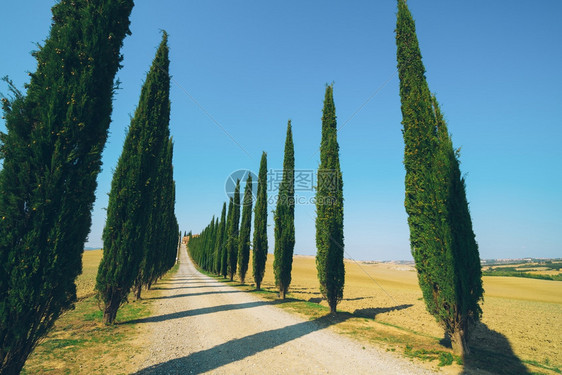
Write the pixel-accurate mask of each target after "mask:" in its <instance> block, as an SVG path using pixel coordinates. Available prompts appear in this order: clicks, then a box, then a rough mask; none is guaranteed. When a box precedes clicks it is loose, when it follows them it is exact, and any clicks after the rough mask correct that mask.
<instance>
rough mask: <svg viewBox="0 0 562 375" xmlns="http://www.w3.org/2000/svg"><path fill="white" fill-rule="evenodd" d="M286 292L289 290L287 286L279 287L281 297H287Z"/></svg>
mask: <svg viewBox="0 0 562 375" xmlns="http://www.w3.org/2000/svg"><path fill="white" fill-rule="evenodd" d="M286 293H287V291H286V290H285V288H279V298H281V299H285V295H286Z"/></svg>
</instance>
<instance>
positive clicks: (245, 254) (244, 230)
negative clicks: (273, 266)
mask: <svg viewBox="0 0 562 375" xmlns="http://www.w3.org/2000/svg"><path fill="white" fill-rule="evenodd" d="M252 203H253V196H252V174H251V173H248V179H247V180H246V188H245V189H244V199H243V201H242V221H241V222H240V237H239V241H238V275H239V276H240V281H241V282H242V284H244V281H245V280H246V272H248V264H249V263H250V234H251V231H252Z"/></svg>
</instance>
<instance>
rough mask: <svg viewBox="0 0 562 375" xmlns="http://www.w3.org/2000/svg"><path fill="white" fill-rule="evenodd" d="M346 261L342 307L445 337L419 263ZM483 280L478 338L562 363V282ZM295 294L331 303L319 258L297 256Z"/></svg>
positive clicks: (269, 281)
mask: <svg viewBox="0 0 562 375" xmlns="http://www.w3.org/2000/svg"><path fill="white" fill-rule="evenodd" d="M272 263H273V255H272V254H269V256H268V264H267V269H266V274H265V279H264V282H263V287H264V288H266V289H270V290H274V289H275V286H274V278H273V271H272ZM345 265H346V284H345V289H344V300H343V301H341V303H340V304H339V305H338V311H342V312H348V313H350V314H353V316H355V317H367V318H370V319H373V318H374V321H372V324H370V325H369V327H371V328H372V329H381V325H386V327H387V328H388V327H396V329H395V332H394V333H392V334H398V333H400V334H408V335H410V336H411V337H412V339H413V340H417V339H419V340H422V341H420V342H423V338H424V337H425V338H428V340H430V341H431V340H433V342H437V340H438V339H440V338H442V337H443V330H442V328H441V327H440V326H439V325H438V324H437V323H436V321H435V319H434V318H433V317H432V316H431V315H430V314H429V313H427V311H426V309H425V304H424V302H423V299H422V294H421V291H420V289H419V286H418V281H417V275H416V272H415V270H414V268H413V267H411V266H407V265H400V264H392V263H360V264H358V263H355V262H352V261H346V264H345ZM250 270H251V268H250ZM250 273H251V272H250ZM251 279H252V278H251V276H249V277H247V280H248V281H250V280H251ZM483 282H484V289H485V297H484V298H485V300H484V304H483V306H482V308H483V319H482V323H484V325H483V326H482V327H483V329H479V330H477V331H476V332H475V336H476V338H475V339H476V341H478V340H482V341H484V342H485V341H486V340H488V341H489V342H495V344H494V345H497V346H502V348H501V350H500V349H497V348H488V349H489V350H490V351H494V350H496V349H497V350H499V351H507V352H509V351H510V350H512V351H513V354H514V355H515V356H516V357H514V358H518V359H519V360H521V361H524V362H526V361H534V362H538V363H539V364H546V365H547V366H546V367H551V366H554V367H559V368H560V367H562V334H561V332H562V282H560V281H549V280H537V279H525V278H515V277H484V278H483ZM289 297H292V298H295V299H301V300H305V301H310V302H319V303H320V304H321V305H323V306H327V303H326V301H321V297H322V296H321V295H320V293H319V288H318V281H317V278H316V266H315V259H314V257H311V256H295V258H294V261H293V272H292V283H291V288H290V295H289ZM377 323H381V324H379V325H377ZM388 329H390V328H388ZM359 331H360V330H359ZM494 340H495V341H494ZM428 342H429V341H428ZM428 345H429V344H428ZM490 345H492V344H490ZM533 371H540V372H544V373H551V372H549V371H548V369H546V370H545V369H542V368H538V370H537V369H536V368H533Z"/></svg>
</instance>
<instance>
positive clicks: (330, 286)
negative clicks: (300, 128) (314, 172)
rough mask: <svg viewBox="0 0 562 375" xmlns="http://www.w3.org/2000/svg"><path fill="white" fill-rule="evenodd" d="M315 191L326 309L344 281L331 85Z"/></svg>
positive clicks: (338, 297)
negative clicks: (326, 301)
mask: <svg viewBox="0 0 562 375" xmlns="http://www.w3.org/2000/svg"><path fill="white" fill-rule="evenodd" d="M317 182H318V187H317V191H316V213H317V216H316V248H317V253H316V270H317V271H318V280H319V282H320V292H321V293H322V295H323V296H324V298H326V299H327V300H328V304H329V305H330V311H331V313H332V314H335V313H336V306H337V304H338V302H339V301H341V299H342V298H343V287H344V282H345V266H344V261H343V260H344V256H343V255H344V243H343V179H342V175H341V169H340V160H339V146H338V140H337V123H336V107H335V105H334V97H333V86H331V85H330V86H327V87H326V94H325V97H324V109H323V111H322V140H321V144H320V168H319V169H318V179H317Z"/></svg>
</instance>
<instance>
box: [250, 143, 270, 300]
mask: <svg viewBox="0 0 562 375" xmlns="http://www.w3.org/2000/svg"><path fill="white" fill-rule="evenodd" d="M267 250H268V243H267V154H266V153H265V152H263V153H262V155H261V161H260V170H259V173H258V192H257V197H256V207H255V209H254V253H253V255H254V257H253V262H252V265H253V274H254V281H255V282H256V289H258V290H259V289H260V288H261V282H262V280H263V276H264V274H265V264H266V262H267Z"/></svg>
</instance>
